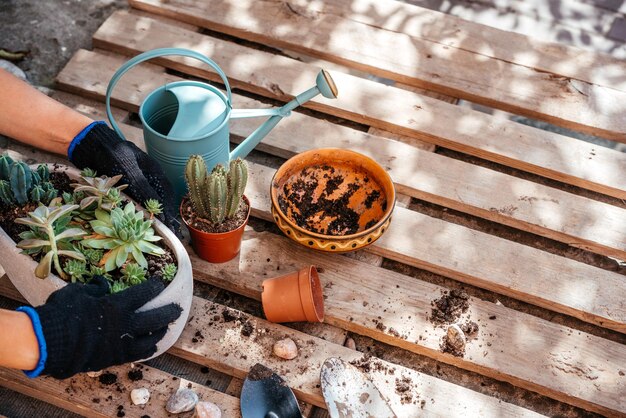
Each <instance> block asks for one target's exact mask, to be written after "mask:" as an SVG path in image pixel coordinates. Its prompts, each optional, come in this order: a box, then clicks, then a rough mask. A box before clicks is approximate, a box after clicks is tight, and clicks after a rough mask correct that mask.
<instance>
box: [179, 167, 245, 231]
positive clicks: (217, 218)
mask: <svg viewBox="0 0 626 418" xmlns="http://www.w3.org/2000/svg"><path fill="white" fill-rule="evenodd" d="M229 168H230V169H229V171H228V172H227V171H226V169H225V168H224V166H223V165H221V164H218V165H216V166H215V168H213V170H212V171H211V173H210V174H209V173H208V171H207V167H206V164H205V162H204V160H203V159H202V157H200V156H199V155H192V156H191V157H190V158H189V160H188V161H187V166H186V167H185V180H186V181H187V187H188V189H189V199H190V201H191V206H192V208H193V210H194V212H195V213H196V215H197V216H199V217H201V218H205V219H208V220H210V221H211V222H213V223H216V224H219V223H222V222H224V220H226V219H228V218H231V217H233V216H234V215H235V214H236V213H237V209H238V208H239V204H240V202H241V198H242V196H243V192H244V190H245V188H246V183H247V180H248V167H247V165H246V163H245V162H244V161H243V160H241V159H237V160H235V161H232V162H231V163H230V167H229Z"/></svg>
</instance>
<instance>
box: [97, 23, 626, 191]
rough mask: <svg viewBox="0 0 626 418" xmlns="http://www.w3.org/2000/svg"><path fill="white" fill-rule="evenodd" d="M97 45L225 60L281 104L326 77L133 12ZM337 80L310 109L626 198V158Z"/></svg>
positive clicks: (399, 92) (193, 69)
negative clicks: (172, 48) (183, 50)
mask: <svg viewBox="0 0 626 418" xmlns="http://www.w3.org/2000/svg"><path fill="white" fill-rule="evenodd" d="M157 34H158V36H157ZM164 40H166V41H164ZM93 44H94V45H96V46H98V47H102V48H106V49H110V50H114V51H117V52H122V53H124V54H136V53H138V52H143V51H146V50H149V49H152V48H156V47H162V46H164V45H184V46H187V47H189V48H193V49H194V50H196V51H198V52H200V53H203V54H206V55H208V56H211V57H212V58H214V59H215V60H217V61H218V62H219V63H220V65H221V66H222V67H223V68H224V70H225V71H226V73H227V74H228V76H229V81H230V83H231V84H232V86H233V87H237V88H241V89H244V90H246V91H249V92H252V93H255V94H260V95H262V96H266V97H270V98H273V99H278V100H290V99H291V98H292V95H294V94H297V93H300V92H301V91H303V90H304V89H307V88H309V87H310V84H311V81H312V80H314V79H315V76H316V74H317V72H318V71H319V68H318V67H317V66H315V65H310V64H306V63H302V62H299V61H295V60H293V59H290V58H286V57H282V56H277V55H273V54H269V53H266V52H262V51H258V50H255V49H251V48H247V47H243V46H239V45H236V44H233V43H232V42H227V41H223V40H219V39H215V38H211V37H208V36H205V35H201V34H198V33H193V32H189V31H184V30H181V29H179V28H176V27H173V26H169V25H165V24H162V23H159V22H156V21H154V20H151V19H148V18H140V17H135V16H133V15H132V14H129V13H127V12H116V13H114V14H113V15H112V16H111V17H110V18H109V19H108V20H107V21H106V22H105V23H104V24H103V25H102V26H101V27H100V29H99V30H98V31H97V32H96V34H95V35H94V38H93ZM158 62H160V63H161V64H163V65H167V66H168V67H169V68H173V69H176V70H178V71H182V72H186V73H189V74H193V75H195V76H199V77H206V78H208V79H210V80H219V77H218V76H217V74H215V73H214V72H212V71H209V70H207V69H206V68H205V67H204V65H202V64H201V63H197V62H195V61H193V60H178V59H172V60H170V59H163V60H160V61H158ZM120 65H121V62H120ZM333 77H334V78H335V81H336V82H337V85H338V86H339V91H340V93H339V98H338V99H337V100H327V99H313V100H312V101H311V102H308V103H306V104H304V106H306V107H310V108H312V109H315V110H319V111H322V112H324V113H328V114H331V115H334V116H338V117H342V118H345V119H348V120H351V121H355V122H357V123H365V124H367V125H370V126H372V127H375V128H379V129H383V130H386V131H389V132H392V133H395V134H401V135H404V136H409V137H412V138H417V139H419V140H424V141H427V142H432V143H435V144H437V145H441V146H443V147H445V148H450V149H453V150H456V151H459V152H463V153H467V154H471V155H474V156H477V157H480V158H483V159H487V160H490V161H494V162H496V163H499V164H504V165H508V166H511V167H514V168H517V169H520V170H524V171H528V172H531V173H535V174H538V175H541V176H544V177H548V178H551V179H554V180H557V181H561V182H564V183H568V184H572V185H575V186H579V187H583V188H587V189H589V190H594V191H597V192H599V193H604V194H607V195H610V196H614V197H618V198H621V199H624V198H626V179H624V176H621V173H623V172H624V171H626V157H625V156H624V154H623V153H620V152H618V151H615V150H611V149H608V148H604V147H600V146H596V145H594V144H589V143H585V142H583V141H580V140H577V139H574V138H569V137H566V136H562V135H558V134H555V133H551V132H548V131H544V130H540V129H536V128H533V127H529V126H525V125H521V124H518V123H515V122H512V121H507V120H498V119H497V118H494V117H492V116H490V115H486V114H484V113H480V112H477V111H473V110H470V109H467V108H463V107H459V106H455V105H452V104H448V103H444V102H442V101H440V100H435V99H432V98H429V97H424V96H419V95H417V94H414V93H412V92H409V91H406V90H404V89H400V88H395V87H389V86H384V85H381V84H380V83H377V82H375V81H370V80H365V79H361V78H359V77H355V76H351V75H348V74H343V73H341V72H336V73H335V72H333ZM451 121H454V123H451Z"/></svg>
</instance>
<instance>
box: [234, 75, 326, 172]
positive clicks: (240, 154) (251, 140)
mask: <svg viewBox="0 0 626 418" xmlns="http://www.w3.org/2000/svg"><path fill="white" fill-rule="evenodd" d="M318 94H321V95H322V96H324V97H326V98H328V99H336V98H337V95H338V91H337V86H336V85H335V82H334V80H333V79H332V77H331V76H330V73H329V72H328V71H326V70H321V71H320V72H319V73H318V75H317V78H316V80H315V86H314V87H311V88H310V89H308V90H307V91H305V92H303V93H300V94H298V95H297V96H296V97H295V98H294V99H293V100H291V101H290V102H289V103H287V104H285V105H283V106H281V107H279V108H278V109H260V110H247V111H237V110H233V112H232V114H231V118H233V119H238V118H244V117H256V116H265V115H271V117H270V118H269V119H268V120H267V121H265V122H264V123H263V124H262V125H261V126H259V127H258V128H257V129H256V130H255V131H254V132H252V133H251V134H250V136H248V137H247V138H246V139H245V140H244V141H243V142H242V143H241V144H239V145H238V146H237V147H236V148H235V149H234V150H233V151H232V152H231V153H230V159H231V160H233V159H236V158H245V157H246V156H247V155H248V154H249V153H250V151H252V150H253V149H254V148H255V147H256V146H257V145H258V144H259V142H261V141H262V140H263V138H265V136H266V135H267V134H268V133H269V132H270V131H271V130H272V129H274V127H275V126H276V125H277V124H278V122H280V120H281V119H282V118H284V117H285V116H289V114H290V113H291V111H292V110H293V109H295V108H296V107H298V106H300V105H302V104H304V103H306V102H308V101H309V100H311V99H312V98H314V97H315V96H317V95H318Z"/></svg>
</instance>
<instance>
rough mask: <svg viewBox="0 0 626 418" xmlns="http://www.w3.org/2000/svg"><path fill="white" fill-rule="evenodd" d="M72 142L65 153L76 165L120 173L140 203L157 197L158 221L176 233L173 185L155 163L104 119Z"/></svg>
mask: <svg viewBox="0 0 626 418" xmlns="http://www.w3.org/2000/svg"><path fill="white" fill-rule="evenodd" d="M86 130H87V133H86V134H85V133H84V132H81V133H80V134H79V135H78V136H77V137H76V138H74V140H73V141H72V143H71V145H70V147H69V150H68V156H69V158H70V161H71V162H72V163H73V164H74V165H75V166H76V167H78V168H80V169H83V168H86V167H89V168H91V169H92V170H95V171H96V172H97V173H98V174H99V175H106V176H109V177H113V176H116V175H118V174H122V176H123V177H122V180H121V183H126V184H128V188H127V189H126V190H125V193H127V194H128V195H129V196H130V197H131V198H133V199H134V200H135V201H136V202H137V203H139V204H140V205H145V203H146V200H148V199H156V200H158V201H159V202H161V203H162V204H163V216H161V217H160V218H161V220H162V221H163V222H164V223H165V224H166V225H167V226H168V227H169V228H170V229H171V230H172V231H174V233H176V234H177V235H180V222H179V221H178V218H177V213H178V211H177V207H176V203H175V200H174V191H173V189H172V185H171V184H170V182H169V181H168V180H167V177H165V173H163V170H162V169H161V166H160V165H159V163H158V162H156V161H155V160H154V159H152V158H151V157H149V156H148V154H146V153H145V152H143V151H142V150H140V149H139V148H138V147H137V146H136V145H135V144H133V143H132V142H130V141H125V140H123V139H122V138H120V137H119V135H118V134H117V133H116V132H115V131H114V130H113V129H111V128H109V127H108V126H107V124H106V123H104V122H95V123H93V124H92V125H90V126H89V127H87V128H86Z"/></svg>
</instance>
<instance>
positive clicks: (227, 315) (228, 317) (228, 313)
mask: <svg viewBox="0 0 626 418" xmlns="http://www.w3.org/2000/svg"><path fill="white" fill-rule="evenodd" d="M222 318H224V322H233V321H236V320H238V319H239V318H240V315H239V312H236V311H232V310H230V309H228V308H224V310H223V311H222Z"/></svg>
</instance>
